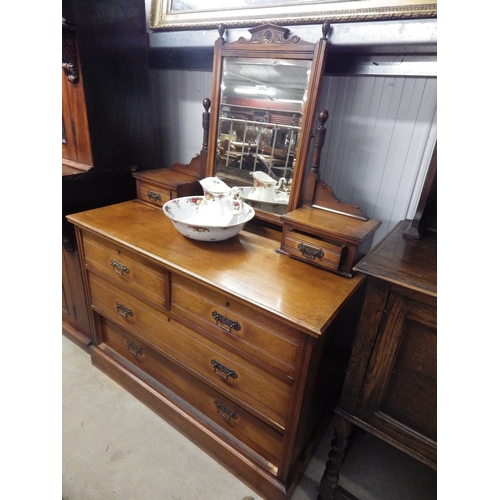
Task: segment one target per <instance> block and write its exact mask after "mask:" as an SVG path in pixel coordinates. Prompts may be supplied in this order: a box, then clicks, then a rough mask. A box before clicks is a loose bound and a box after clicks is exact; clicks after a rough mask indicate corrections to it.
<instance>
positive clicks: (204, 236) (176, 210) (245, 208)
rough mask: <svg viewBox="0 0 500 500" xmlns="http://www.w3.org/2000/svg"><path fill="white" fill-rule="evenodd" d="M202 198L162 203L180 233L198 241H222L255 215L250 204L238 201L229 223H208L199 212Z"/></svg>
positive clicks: (241, 227) (164, 210)
mask: <svg viewBox="0 0 500 500" xmlns="http://www.w3.org/2000/svg"><path fill="white" fill-rule="evenodd" d="M204 199H205V197H204V196H185V197H183V198H175V199H173V200H170V201H167V202H166V203H165V205H163V212H164V213H165V215H166V216H167V217H168V218H169V219H170V220H171V221H172V224H173V225H174V227H175V228H176V229H177V230H178V231H179V232H180V233H181V234H183V235H184V236H186V238H190V239H193V240H199V241H222V240H227V239H229V238H232V237H233V236H235V235H237V234H238V233H239V232H240V231H241V230H242V229H243V226H244V225H245V224H246V223H247V222H248V221H249V220H251V219H252V218H253V216H254V215H255V210H254V209H253V208H252V207H251V206H250V205H248V204H247V203H244V202H242V201H239V203H241V210H240V211H239V212H238V213H237V214H235V215H233V216H232V218H231V220H230V221H229V223H227V224H225V225H219V224H217V222H216V221H214V222H213V223H210V221H207V220H206V217H205V215H200V213H199V210H200V207H202V210H203V201H204ZM202 219H203V220H202ZM200 221H201V222H202V223H200Z"/></svg>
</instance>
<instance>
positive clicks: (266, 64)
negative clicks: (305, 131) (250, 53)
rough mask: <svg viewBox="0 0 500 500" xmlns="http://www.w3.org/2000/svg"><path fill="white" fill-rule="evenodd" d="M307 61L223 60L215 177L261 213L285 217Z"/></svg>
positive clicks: (243, 58) (308, 69)
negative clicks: (237, 190)
mask: <svg viewBox="0 0 500 500" xmlns="http://www.w3.org/2000/svg"><path fill="white" fill-rule="evenodd" d="M311 66H312V61H311V60H292V59H274V58H272V59H271V58H269V59H266V58H260V59H259V58H245V57H224V59H223V66H222V81H221V101H220V108H219V116H218V119H219V123H218V133H217V149H216V158H215V173H216V175H217V177H219V178H221V179H223V180H224V182H226V183H227V184H228V185H230V186H238V187H240V188H241V196H242V198H243V199H244V200H245V201H246V202H247V203H249V204H250V205H252V206H254V207H255V208H259V209H261V210H264V211H267V212H272V213H275V214H284V213H286V211H287V206H288V201H289V192H290V188H291V185H292V179H293V174H294V168H295V158H296V156H295V154H296V145H297V144H298V140H299V137H300V131H301V126H302V118H303V112H304V105H305V103H306V99H307V88H308V83H309V76H310V73H311Z"/></svg>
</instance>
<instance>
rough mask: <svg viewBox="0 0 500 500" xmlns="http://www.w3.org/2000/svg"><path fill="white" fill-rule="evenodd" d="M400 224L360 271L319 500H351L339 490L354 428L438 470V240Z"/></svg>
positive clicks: (360, 263) (409, 222) (431, 234)
mask: <svg viewBox="0 0 500 500" xmlns="http://www.w3.org/2000/svg"><path fill="white" fill-rule="evenodd" d="M411 225H412V221H411V220H406V221H401V222H400V223H399V224H398V225H397V226H396V227H395V228H394V230H393V231H392V232H391V233H390V234H388V235H387V236H386V237H385V238H384V240H382V241H381V242H380V243H379V245H377V247H376V248H375V249H374V250H373V251H372V252H370V253H369V254H368V255H367V256H366V257H365V258H364V259H363V260H361V261H360V262H359V264H358V265H357V266H355V270H356V271H358V272H359V273H362V274H364V275H366V276H368V285H367V290H366V299H365V303H364V306H363V311H362V314H361V318H360V323H359V327H358V330H357V334H356V338H355V341H354V346H353V350H352V355H351V359H350V362H349V368H348V371H347V375H346V380H345V384H344V388H343V390H342V396H341V399H340V402H339V404H338V407H337V408H336V410H335V418H334V422H335V424H334V426H335V437H334V439H333V442H332V449H331V451H330V454H329V460H328V462H327V464H326V469H325V472H324V475H323V478H322V480H321V484H320V488H319V490H320V496H319V499H322V500H331V499H334V498H352V496H350V495H349V494H348V493H346V492H345V491H343V490H342V489H341V488H339V487H338V479H339V473H340V471H341V463H342V459H343V456H344V452H345V449H346V446H347V437H348V435H349V433H350V432H351V430H352V427H353V425H355V426H358V427H360V428H361V429H364V430H365V431H368V432H370V433H372V434H373V435H375V436H377V437H379V438H381V439H382V440H384V441H386V442H388V443H390V444H391V445H393V446H395V447H396V448H398V449H400V450H402V451H404V452H405V453H407V454H408V455H410V456H412V457H414V458H415V459H417V460H420V461H421V462H423V463H425V464H427V465H428V466H430V467H433V468H436V463H437V459H436V450H437V432H436V413H437V408H436V368H437V360H436V357H437V354H436V350H437V349H436V344H437V329H436V328H437V327H436V316H437V312H436V303H437V288H436V282H437V275H436V274H437V273H436V250H437V233H436V232H434V231H428V232H426V233H425V234H423V235H422V237H421V238H420V239H412V238H409V237H407V236H406V235H405V232H406V231H407V230H408V229H409V228H410V227H411Z"/></svg>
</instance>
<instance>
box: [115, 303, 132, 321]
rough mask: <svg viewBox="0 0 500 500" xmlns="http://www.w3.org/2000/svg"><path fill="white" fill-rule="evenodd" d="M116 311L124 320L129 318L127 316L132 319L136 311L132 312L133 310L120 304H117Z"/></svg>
mask: <svg viewBox="0 0 500 500" xmlns="http://www.w3.org/2000/svg"><path fill="white" fill-rule="evenodd" d="M116 310H117V311H118V314H119V315H120V316H123V317H124V318H127V316H130V317H132V316H133V315H134V311H132V309H129V308H128V307H125V306H124V305H123V304H120V303H119V302H117V303H116Z"/></svg>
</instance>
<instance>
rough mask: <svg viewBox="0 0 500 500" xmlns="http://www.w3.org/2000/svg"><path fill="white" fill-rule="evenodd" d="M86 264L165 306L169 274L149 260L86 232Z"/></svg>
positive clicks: (121, 285)
mask: <svg viewBox="0 0 500 500" xmlns="http://www.w3.org/2000/svg"><path fill="white" fill-rule="evenodd" d="M83 246H84V249H85V264H86V266H87V268H89V269H94V270H96V271H97V272H99V273H100V274H102V275H105V276H106V277H107V278H108V279H110V280H112V281H114V282H115V283H116V284H117V285H118V286H119V287H123V288H125V289H127V290H129V291H131V292H133V293H136V294H137V295H139V296H141V297H144V298H145V299H146V300H150V301H151V302H153V303H154V304H157V305H159V306H161V307H165V306H166V301H167V287H166V283H167V282H166V278H165V276H166V273H165V271H163V270H161V269H160V268H159V267H156V266H154V265H153V264H151V263H150V262H149V261H147V260H146V259H144V258H142V257H140V256H139V255H137V254H134V253H132V252H130V251H128V250H126V249H124V248H122V247H121V246H119V245H116V244H114V243H111V242H109V241H107V240H105V239H104V238H100V237H98V236H96V235H89V234H87V233H84V234H83Z"/></svg>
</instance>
